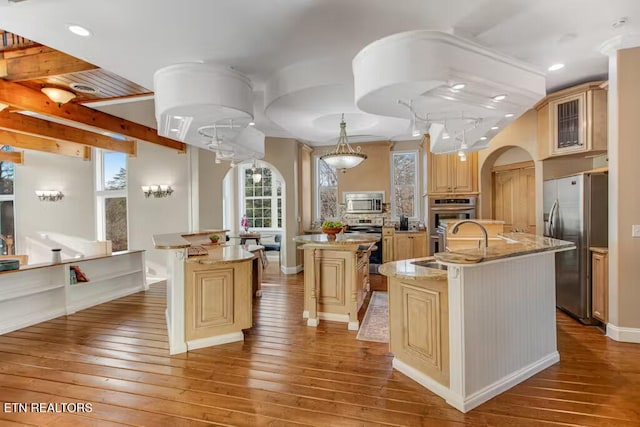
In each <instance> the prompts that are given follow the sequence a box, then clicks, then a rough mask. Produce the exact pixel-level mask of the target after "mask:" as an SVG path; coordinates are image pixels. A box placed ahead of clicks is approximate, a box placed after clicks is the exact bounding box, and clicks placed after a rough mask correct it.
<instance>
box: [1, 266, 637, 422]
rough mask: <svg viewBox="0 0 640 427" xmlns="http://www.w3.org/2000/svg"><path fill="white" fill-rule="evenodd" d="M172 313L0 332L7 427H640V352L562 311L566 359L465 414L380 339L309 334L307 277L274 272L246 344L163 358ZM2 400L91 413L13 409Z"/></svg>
mask: <svg viewBox="0 0 640 427" xmlns="http://www.w3.org/2000/svg"><path fill="white" fill-rule="evenodd" d="M372 280H373V283H372V286H373V288H374V289H376V290H384V289H385V288H386V284H385V281H384V278H383V277H381V276H377V275H372ZM164 310H165V287H164V284H158V285H154V286H152V287H151V289H150V290H149V291H147V292H142V293H138V294H135V295H132V296H129V297H126V298H122V299H119V300H116V301H112V302H110V303H106V304H102V305H100V306H97V307H93V308H91V309H88V310H84V311H81V312H78V313H76V314H74V315H71V316H67V317H61V318H58V319H54V320H52V321H49V322H45V323H41V324H38V325H36V326H32V327H29V328H25V329H22V330H19V331H15V332H12V333H9V334H6V335H2V336H0V402H2V407H0V427H3V426H16V425H42V426H64V425H74V426H103V425H104V426H113V425H145V426H190V425H205V424H209V425H234V426H261V425H270V426H281V425H287V426H295V425H315V426H355V425H358V426H362V425H367V426H369V425H371V426H373V425H394V426H426V425H428V426H440V425H442V426H449V425H451V426H454V425H496V426H503V425H504V426H529V425H530V426H538V425H571V426H576V425H580V426H583V425H585V426H605V425H606V426H638V425H640V345H635V344H623V343H617V342H615V341H612V340H608V339H607V338H605V337H604V336H603V335H602V334H601V333H600V332H599V331H597V330H596V329H594V328H590V327H585V326H581V325H579V324H578V323H576V322H575V321H573V320H571V319H569V318H568V317H566V316H565V315H564V314H561V313H559V314H558V339H559V348H560V355H561V361H560V363H558V364H556V365H554V366H552V367H551V368H549V369H547V370H545V371H544V372H542V373H540V374H538V375H536V376H534V377H533V378H531V379H529V380H528V381H526V382H524V383H522V384H520V385H518V386H516V387H514V388H512V389H511V390H509V391H508V392H506V393H504V394H502V395H500V396H498V397H496V398H494V399H492V400H491V401H489V402H487V403H485V404H484V405H482V406H480V407H478V408H476V409H475V410H473V411H471V412H469V413H467V414H462V413H460V412H458V411H457V410H455V409H453V408H452V407H450V406H448V405H447V404H446V403H445V402H444V401H443V400H442V399H441V398H439V397H437V396H436V395H434V394H432V393H430V392H429V391H427V390H426V389H424V388H422V387H421V386H419V385H418V384H416V383H414V382H413V381H412V380H410V379H408V378H407V377H405V376H404V375H402V374H400V373H399V372H397V371H394V370H393V369H392V368H391V359H392V356H391V354H390V353H389V352H388V347H387V345H386V344H381V343H374V342H363V341H357V340H356V339H355V336H356V332H354V331H347V328H346V326H345V325H344V324H339V323H333V322H325V321H322V322H321V323H320V326H319V327H318V328H309V327H307V326H305V323H304V321H303V319H302V274H298V275H295V276H285V275H280V274H279V273H278V272H277V263H271V266H270V267H269V269H268V270H267V272H266V275H265V277H264V285H263V297H262V298H261V299H258V300H255V307H254V320H253V324H254V326H253V328H251V329H250V330H248V331H246V334H245V335H246V339H245V342H244V343H232V344H226V345H222V346H218V347H211V348H206V349H200V350H196V351H191V352H188V353H185V354H181V355H177V356H169V354H168V350H167V349H168V345H167V336H166V327H165V317H164ZM363 314H364V310H363V311H362V312H361V316H362V315H363ZM5 402H22V403H31V402H48V403H59V404H62V403H71V402H81V403H91V405H92V412H90V413H69V412H65V413H61V412H58V413H34V412H28V413H17V412H6V409H7V408H6V407H5V405H4V403H5Z"/></svg>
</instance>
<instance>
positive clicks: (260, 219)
mask: <svg viewBox="0 0 640 427" xmlns="http://www.w3.org/2000/svg"><path fill="white" fill-rule="evenodd" d="M257 165H258V167H257V168H256V169H255V172H256V173H259V174H260V175H261V179H260V181H259V182H255V181H254V179H253V174H254V172H253V169H252V166H253V165H252V164H250V163H247V164H242V165H240V166H238V170H239V173H240V183H241V184H242V193H243V194H244V198H243V199H242V201H241V202H242V206H241V211H242V213H244V214H245V215H247V219H248V220H249V227H250V228H272V229H273V228H282V179H281V178H280V176H279V175H278V174H277V173H276V172H274V171H273V170H271V169H270V168H269V167H267V166H265V165H263V164H261V163H260V162H258V163H257Z"/></svg>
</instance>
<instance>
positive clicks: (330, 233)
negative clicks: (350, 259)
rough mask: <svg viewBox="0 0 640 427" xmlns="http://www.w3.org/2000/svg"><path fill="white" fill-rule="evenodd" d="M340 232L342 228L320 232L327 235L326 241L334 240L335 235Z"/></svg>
mask: <svg viewBox="0 0 640 427" xmlns="http://www.w3.org/2000/svg"><path fill="white" fill-rule="evenodd" d="M341 231H342V227H338V228H324V227H323V228H322V232H323V233H324V234H326V235H327V239H329V240H335V239H336V234H338V233H339V232H341Z"/></svg>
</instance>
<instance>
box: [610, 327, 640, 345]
mask: <svg viewBox="0 0 640 427" xmlns="http://www.w3.org/2000/svg"><path fill="white" fill-rule="evenodd" d="M607 336H608V337H609V338H611V339H612V340H615V341H620V342H631V343H637V344H640V328H625V327H621V326H616V325H614V324H612V323H607Z"/></svg>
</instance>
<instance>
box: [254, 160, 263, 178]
mask: <svg viewBox="0 0 640 427" xmlns="http://www.w3.org/2000/svg"><path fill="white" fill-rule="evenodd" d="M257 168H258V165H257V162H256V161H255V160H254V161H253V167H252V168H251V178H252V179H253V182H254V184H257V183H259V182H260V181H262V174H260V172H258V170H257Z"/></svg>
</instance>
